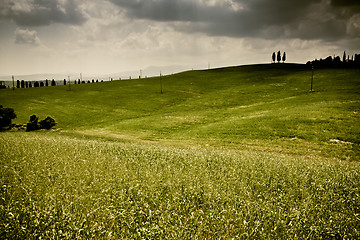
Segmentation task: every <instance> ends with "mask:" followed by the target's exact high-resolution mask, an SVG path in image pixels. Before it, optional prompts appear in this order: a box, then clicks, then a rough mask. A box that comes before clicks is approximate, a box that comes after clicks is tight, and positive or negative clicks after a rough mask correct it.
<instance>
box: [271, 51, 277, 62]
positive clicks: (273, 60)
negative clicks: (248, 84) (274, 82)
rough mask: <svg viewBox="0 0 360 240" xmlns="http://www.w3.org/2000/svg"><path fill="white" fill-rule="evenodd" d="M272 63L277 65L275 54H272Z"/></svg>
mask: <svg viewBox="0 0 360 240" xmlns="http://www.w3.org/2000/svg"><path fill="white" fill-rule="evenodd" d="M271 58H272V62H274V63H275V60H276V54H275V52H273V54H272V57H271Z"/></svg>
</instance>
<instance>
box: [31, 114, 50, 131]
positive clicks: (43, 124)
mask: <svg viewBox="0 0 360 240" xmlns="http://www.w3.org/2000/svg"><path fill="white" fill-rule="evenodd" d="M38 121H39V118H38V117H37V116H36V115H32V116H31V117H30V122H28V123H27V124H26V131H27V132H31V131H35V130H39V129H47V130H49V129H50V128H52V127H54V126H55V125H56V122H55V120H54V119H53V118H51V117H47V118H45V119H44V120H41V121H40V122H38Z"/></svg>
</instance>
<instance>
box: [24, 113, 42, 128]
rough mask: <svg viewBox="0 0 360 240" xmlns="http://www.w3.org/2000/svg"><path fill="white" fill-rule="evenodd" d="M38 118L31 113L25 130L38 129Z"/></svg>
mask: <svg viewBox="0 0 360 240" xmlns="http://www.w3.org/2000/svg"><path fill="white" fill-rule="evenodd" d="M38 120H39V118H38V117H37V116H36V115H31V116H30V122H28V123H27V124H26V131H27V132H30V131H35V130H38V129H40V127H39V124H38Z"/></svg>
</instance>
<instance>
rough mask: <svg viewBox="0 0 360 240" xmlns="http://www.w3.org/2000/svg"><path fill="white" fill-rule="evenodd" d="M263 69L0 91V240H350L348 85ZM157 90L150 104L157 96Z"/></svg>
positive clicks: (357, 208)
mask: <svg viewBox="0 0 360 240" xmlns="http://www.w3.org/2000/svg"><path fill="white" fill-rule="evenodd" d="M310 80H311V70H309V69H308V68H307V66H305V65H297V64H271V65H251V66H240V67H229V68H220V69H212V70H204V71H189V72H183V73H179V74H174V75H170V76H163V77H162V78H160V77H155V78H146V79H137V80H127V81H113V82H104V83H93V84H81V85H71V90H69V87H68V86H55V87H43V88H31V89H16V90H15V91H13V90H11V89H5V90H0V105H3V106H4V107H11V108H14V109H15V112H16V114H17V116H18V118H17V119H15V123H26V122H27V121H28V120H29V116H30V115H32V114H36V115H37V116H39V117H40V119H44V118H45V117H46V116H48V115H49V116H52V117H53V118H55V119H56V121H57V122H58V125H57V126H56V128H57V129H55V130H53V131H36V132H25V131H14V130H13V131H8V132H0V236H2V237H3V238H4V239H40V238H42V239H60V238H62V239H359V238H360V228H359V226H360V224H359V212H360V205H359V197H360V196H359V192H360V186H359V183H360V166H359V159H360V153H359V144H360V124H359V123H360V121H359V110H360V109H359V108H360V71H359V70H356V69H322V70H315V71H314V91H313V92H310V91H309V90H310ZM161 82H162V86H163V94H161V93H160V84H161Z"/></svg>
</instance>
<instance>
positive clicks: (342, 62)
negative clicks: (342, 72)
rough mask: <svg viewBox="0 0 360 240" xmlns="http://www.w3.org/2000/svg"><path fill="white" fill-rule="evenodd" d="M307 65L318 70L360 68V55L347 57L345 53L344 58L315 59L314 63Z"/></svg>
mask: <svg viewBox="0 0 360 240" xmlns="http://www.w3.org/2000/svg"><path fill="white" fill-rule="evenodd" d="M306 64H307V65H312V66H314V67H316V68H328V67H330V68H360V54H355V55H352V56H351V57H350V55H346V52H345V51H344V54H343V57H342V58H340V56H335V55H334V56H333V57H332V56H328V57H327V58H325V59H321V58H320V60H318V59H315V60H313V61H308V62H307V63H306Z"/></svg>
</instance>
